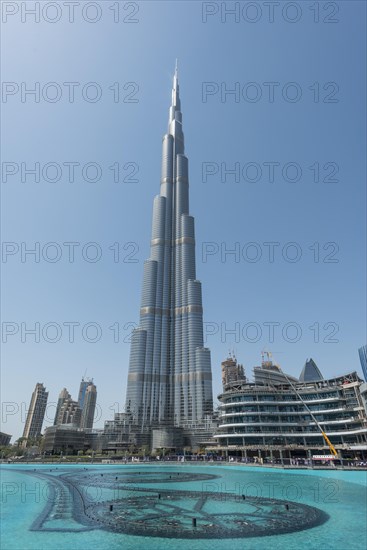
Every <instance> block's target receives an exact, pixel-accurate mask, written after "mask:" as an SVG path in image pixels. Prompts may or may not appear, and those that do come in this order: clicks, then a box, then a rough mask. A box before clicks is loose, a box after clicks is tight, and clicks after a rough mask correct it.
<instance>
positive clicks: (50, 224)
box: [1, 1, 366, 441]
mask: <svg viewBox="0 0 367 550" xmlns="http://www.w3.org/2000/svg"><path fill="white" fill-rule="evenodd" d="M338 6H339V12H338V14H337V18H338V22H335V23H330V24H329V23H325V22H323V21H322V20H320V22H319V23H315V22H314V21H313V16H314V14H313V12H312V11H310V10H309V9H308V10H304V11H303V16H302V18H301V19H300V20H299V21H298V22H296V23H294V24H293V23H289V22H287V21H285V20H284V19H279V18H278V17H276V19H275V21H274V23H269V22H268V21H267V19H266V18H265V14H264V15H263V17H262V19H261V20H259V22H258V23H254V24H251V23H248V22H246V21H243V20H242V21H241V22H240V23H236V22H235V21H233V20H231V19H230V18H227V19H226V22H225V23H222V22H221V19H220V13H219V15H214V16H210V17H209V16H208V17H207V21H206V22H204V20H203V13H202V3H200V2H174V3H171V2H141V3H139V13H138V14H137V15H136V16H135V17H136V18H137V19H138V22H137V23H134V24H128V23H123V22H122V21H120V23H114V22H113V20H111V18H110V17H109V16H110V15H111V13H112V12H106V13H104V17H103V18H102V19H101V21H100V22H98V23H96V24H89V23H87V22H86V21H80V20H78V19H77V20H76V21H75V23H69V22H68V21H66V20H65V17H64V18H63V19H62V20H60V22H58V23H55V24H50V23H47V22H45V21H41V22H40V23H37V24H34V23H32V22H31V21H28V22H27V23H22V22H21V20H20V16H19V18H18V17H13V18H10V17H9V20H8V21H7V23H6V24H3V26H2V46H3V47H2V54H1V55H2V76H3V81H5V82H10V83H19V93H15V91H14V90H15V87H13V88H11V85H9V86H10V87H8V88H7V89H8V91H9V95H8V96H7V98H6V99H7V101H6V102H5V100H4V97H3V102H2V104H1V111H2V113H1V114H2V133H3V135H4V136H5V135H6V138H7V139H6V142H5V140H4V139H3V140H2V141H3V146H2V161H3V163H4V162H6V163H8V164H7V165H6V166H5V167H4V164H3V174H2V175H3V179H2V204H3V210H2V225H1V228H2V240H3V242H4V243H8V244H5V245H3V251H2V252H3V258H2V259H3V261H2V322H3V325H2V329H3V345H2V361H1V364H2V368H1V392H2V393H1V398H2V402H3V411H2V412H3V414H2V427H1V430H2V431H4V432H6V433H10V434H12V435H13V438H12V441H14V440H15V439H17V438H18V437H20V436H21V435H22V432H23V428H24V422H25V414H24V413H25V409H26V408H27V407H28V405H29V400H30V396H31V393H32V391H33V389H34V386H35V384H36V382H42V383H44V385H45V387H46V389H47V391H48V392H49V400H48V402H49V404H50V403H52V402H53V403H55V404H56V402H57V398H58V395H59V393H60V391H61V389H62V388H64V387H66V388H68V390H69V391H70V392H71V394H72V395H73V397H74V398H76V397H77V391H78V386H79V383H80V379H81V377H82V375H83V373H84V372H85V370H86V369H87V370H88V376H93V378H94V381H95V383H96V385H97V386H98V403H97V410H99V411H101V414H100V418H99V419H98V420H97V421H96V423H95V427H103V421H104V420H107V419H111V418H112V417H113V414H114V412H118V411H122V410H123V408H124V405H125V394H126V380H127V372H128V362H129V350H130V342H129V334H130V333H131V330H132V328H133V327H134V326H137V325H138V322H139V319H138V310H139V307H140V290H141V282H142V267H143V262H144V260H145V258H147V257H149V237H150V233H151V220H152V211H151V205H152V199H153V197H154V196H155V195H156V194H157V186H159V179H160V170H161V166H160V155H161V136H162V134H163V133H164V132H165V131H166V122H165V121H166V107H167V102H169V99H170V88H171V78H172V72H173V69H172V68H173V66H174V62H175V58H176V57H177V58H178V59H179V65H180V82H181V90H180V92H181V99H182V104H183V106H184V113H185V137H186V142H187V154H188V156H189V158H190V200H191V202H190V212H192V214H193V215H194V216H195V219H196V241H197V245H196V247H197V277H198V279H199V280H201V281H202V282H203V308H204V335H205V336H206V341H205V342H204V344H205V345H206V346H207V347H209V348H210V349H211V356H212V372H213V395H214V400H215V401H216V395H217V394H218V393H219V392H220V391H221V367H220V365H221V362H222V361H223V360H224V359H225V358H226V357H227V355H228V351H229V350H234V351H235V353H236V356H237V358H238V361H239V362H240V363H242V364H243V365H244V368H245V372H246V375H247V376H250V375H251V374H252V373H251V369H252V367H253V366H255V365H258V364H260V362H261V351H262V350H263V349H267V350H269V351H272V352H273V356H274V360H275V361H277V362H278V363H279V364H280V366H281V368H282V369H284V371H285V372H287V373H289V374H291V375H294V376H299V375H300V373H301V370H302V368H303V366H304V363H305V361H306V359H307V358H310V357H312V359H313V360H314V361H315V362H316V364H317V366H318V368H319V369H320V371H321V372H322V374H323V375H324V376H325V377H332V376H334V375H340V374H343V373H345V372H347V371H353V370H356V371H357V372H358V374H359V375H360V376H362V371H361V368H360V363H359V356H358V349H359V348H360V347H361V346H363V345H364V344H365V343H366V341H365V339H366V336H365V335H366V316H365V303H366V289H365V279H366V237H365V235H366V231H365V229H366V212H365V204H366V191H365V150H366V139H365V135H366V134H365V120H366V116H365V115H366V107H365V100H364V98H365V95H366V85H365V66H366V54H365V52H366V48H365V14H366V5H365V3H363V2H354V1H352V2H348V3H347V2H338ZM112 15H113V14H112ZM177 21H179V22H180V25H179V26H178V25H175V23H176V22H177ZM173 27H174V28H175V37H174V46H173V47H170V48H167V38H166V37H167V29H172V28H173ZM65 36H67V40H65ZM22 82H25V83H27V87H28V89H31V87H32V86H33V87H35V86H36V85H35V83H37V82H39V83H40V90H43V93H44V95H46V97H52V95H51V94H52V93H57V90H58V88H57V87H54V88H53V89H52V88H51V87H49V88H47V87H46V88H45V86H44V85H45V84H47V83H50V82H56V83H59V86H60V89H61V90H62V94H63V95H62V98H61V99H60V101H57V102H55V103H53V102H52V101H47V100H45V99H44V96H43V95H42V92H41V91H40V102H35V101H34V100H32V96H30V95H29V96H25V98H23V99H25V101H24V102H22V100H21V99H22V97H21V87H22V86H21V83H22ZM67 82H69V83H70V82H76V83H80V85H79V86H77V85H76V86H75V94H76V95H75V101H74V102H73V103H70V102H69V101H68V99H67V97H68V96H67V92H68V89H70V85H69V88H68V87H67V86H65V84H64V83H67ZM90 82H95V83H97V84H98V85H99V86H100V88H101V89H102V97H101V99H100V100H99V101H96V102H94V103H93V102H89V101H87V100H85V99H83V96H82V93H81V90H83V89H84V88H83V86H85V84H86V83H90ZM117 82H118V83H119V92H120V97H119V99H120V101H119V102H117V103H115V102H114V100H115V99H116V93H117V86H116V84H115V83H117ZM127 83H130V84H127ZM236 83H238V84H236ZM251 83H252V84H251ZM266 83H267V84H266ZM269 83H273V84H269ZM289 83H296V85H293V86H292V85H290V84H289ZM330 83H331V84H330ZM332 83H334V84H332ZM124 85H125V86H127V88H125V89H124ZM110 88H112V89H110ZM11 89H13V92H14V93H13V94H11V93H10V90H11ZM95 90H96V88H93V87H90V88H89V90H88V92H89V93H90V94H92V92H95ZM230 90H233V93H232V94H230V93H229V94H227V95H225V92H226V91H230ZM259 90H260V92H259ZM271 90H273V92H274V100H273V101H272V100H271V99H272V96H271V95H270V96H269V93H271ZM299 90H301V97H300V99H299V100H298V101H295V102H292V98H293V97H295V95H294V94H299ZM79 91H80V93H79ZM97 91H98V88H97ZM47 93H49V96H47ZM259 93H261V98H260V99H259V100H256V101H255V100H254V98H256V95H254V94H259ZM128 94H130V95H128ZM223 94H224V95H223ZM287 94H288V95H287ZM292 94H293V95H292ZM88 97H92V95H90V96H88ZM269 98H270V99H269ZM124 99H125V102H124V101H123V100H124ZM129 99H130V100H131V99H132V100H135V99H136V100H137V102H128V101H129ZM328 99H329V100H330V99H335V100H336V101H335V102H325V100H326V101H327V100H328ZM37 162H38V163H39V170H40V181H39V182H35V181H34V176H32V175H31V174H29V173H28V174H27V172H26V167H28V168H32V167H33V168H36V170H37V166H35V163H37ZM22 163H25V164H22ZM48 163H53V165H51V166H50V167H49V168H47V165H48ZM55 163H56V165H57V166H60V167H61V169H62V176H61V178H60V179H59V181H54V182H52V181H51V180H52V178H54V179H57V177H56V176H57V166H56V168H55ZM70 163H79V165H75V164H70ZM88 163H93V164H92V165H89V168H88V167H87V168H85V167H86V165H87V164H88ZM72 166H74V170H75V174H74V181H72V179H73V178H72V177H71V175H70V174H71V173H72V172H70V170H71V167H72ZM45 167H46V168H45ZM118 168H119V176H120V180H121V181H120V182H119V183H115V181H114V179H116V178H117V176H118V174H117V169H118ZM17 169H18V171H17ZM299 169H301V172H299ZM4 170H6V171H5V172H4ZM9 170H10V172H9ZM12 170H14V171H15V172H16V173H15V174H14V175H11V171H12ZM48 170H49V171H48ZM226 170H232V174H231V173H229V172H226ZM272 170H274V178H273V177H272ZM99 171H101V174H99ZM6 174H7V178H6V179H4V178H5V175H6ZM99 175H100V179H99V181H95V182H93V181H92V180H93V179H94V178H95V179H98V176H99ZM22 176H23V180H24V181H22ZM124 178H125V181H124V182H123V181H122V179H124ZM292 179H293V180H294V181H293V183H292ZM127 180H128V181H127ZM238 180H239V181H238ZM273 180H274V181H273ZM335 180H336V181H335ZM22 242H23V243H26V245H23V246H22V244H21V243H22ZM9 243H10V244H9ZM35 243H40V244H39V245H37V244H35ZM46 243H56V245H46ZM64 243H69V244H64ZM71 243H76V244H71ZM77 243H80V244H77ZM87 243H97V245H93V244H92V245H87ZM115 243H118V245H117V244H115ZM236 243H238V244H236ZM271 243H272V244H271ZM278 243H279V244H278ZM293 243H296V244H293ZM45 245H46V246H45ZM4 246H5V248H4ZM25 246H27V247H28V248H29V249H30V248H32V247H33V248H34V247H35V248H36V254H38V246H39V259H40V261H39V262H35V261H34V257H32V256H31V255H29V254H28V255H26V254H25V252H26V251H25ZM17 247H18V249H17ZM226 250H227V251H230V250H234V253H232V254H230V253H229V254H227V255H226ZM72 251H74V261H71V259H72ZM22 253H23V257H22ZM60 253H61V256H60ZM100 253H102V255H101V257H100V258H99V257H98V255H99V254H100ZM118 253H119V258H118V257H117V255H118ZM272 253H274V261H272V259H273V256H272ZM58 256H60V257H59V258H58ZM295 258H296V260H297V261H293V260H294V259H295ZM22 259H23V260H25V261H23V262H22ZM55 259H56V261H55ZM95 259H96V261H94V260H95ZM116 260H119V261H116ZM256 260H257V261H256ZM4 323H7V324H5V325H4ZM22 323H24V325H22ZM36 323H39V328H38V326H36V325H35V324H36ZM27 328H28V329H32V328H36V330H37V331H38V330H39V335H40V338H39V339H40V341H39V342H35V337H34V335H32V334H27V333H26V332H25V331H26V329H27ZM299 329H300V330H301V333H299ZM60 330H61V334H60ZM272 330H274V337H272ZM11 331H13V332H14V334H11ZM230 331H232V334H231V333H230ZM297 332H298V334H297ZM22 339H23V340H24V341H23V342H22ZM53 340H54V342H53ZM94 340H95V341H94ZM292 340H294V341H292ZM296 340H297V341H296ZM93 341H94V342H93ZM21 411H22V412H21ZM54 413H55V409H53V413H52V414H51V415H50V418H49V419H48V420H47V421H46V422H45V424H44V427H45V426H47V425H52V423H53V420H54Z"/></svg>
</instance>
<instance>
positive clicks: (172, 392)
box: [126, 66, 213, 429]
mask: <svg viewBox="0 0 367 550" xmlns="http://www.w3.org/2000/svg"><path fill="white" fill-rule="evenodd" d="M126 410H127V412H129V413H130V414H131V417H132V418H133V421H134V423H135V424H136V425H138V426H139V427H140V428H141V429H144V428H149V427H151V426H159V425H163V424H172V426H176V427H189V426H190V425H191V426H194V425H197V424H198V423H200V422H202V421H204V420H205V418H207V417H208V416H210V415H211V414H212V412H213V396H212V374H211V361H210V351H209V349H207V348H205V347H204V339H203V308H202V295H201V283H200V281H198V280H197V279H196V267H195V228H194V218H193V217H192V216H190V214H189V176H188V159H187V157H186V156H185V151H184V135H183V131H182V113H181V102H180V96H179V84H178V75H177V66H176V70H175V75H174V78H173V89H172V103H171V106H170V109H169V120H168V132H167V134H165V135H164V137H163V152H162V174H161V187H160V194H159V195H158V196H156V197H155V199H154V204H153V223H152V240H151V254H150V258H149V259H148V260H146V262H145V264H144V275H143V289H142V298H141V309H140V326H139V327H138V328H137V329H135V330H134V331H133V334H132V339H131V351H130V363H129V375H128V384H127V394H126Z"/></svg>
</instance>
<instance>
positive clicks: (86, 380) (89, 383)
mask: <svg viewBox="0 0 367 550" xmlns="http://www.w3.org/2000/svg"><path fill="white" fill-rule="evenodd" d="M92 385H93V378H85V377H84V376H83V377H82V381H81V382H80V387H79V395H78V403H79V407H80V408H81V409H83V405H84V397H85V392H86V391H87V388H88V386H92Z"/></svg>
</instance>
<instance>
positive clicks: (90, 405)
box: [80, 383, 97, 430]
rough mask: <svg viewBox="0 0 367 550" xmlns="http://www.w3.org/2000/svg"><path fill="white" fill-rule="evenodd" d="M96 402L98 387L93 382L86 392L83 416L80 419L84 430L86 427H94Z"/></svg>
mask: <svg viewBox="0 0 367 550" xmlns="http://www.w3.org/2000/svg"><path fill="white" fill-rule="evenodd" d="M96 402H97V388H96V386H95V385H94V384H93V383H89V384H88V386H87V387H86V390H85V393H84V398H83V408H82V418H81V421H80V427H81V428H82V429H83V430H84V429H86V428H93V421H94V411H95V409H96Z"/></svg>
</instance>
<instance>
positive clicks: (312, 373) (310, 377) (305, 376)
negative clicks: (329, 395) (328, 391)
mask: <svg viewBox="0 0 367 550" xmlns="http://www.w3.org/2000/svg"><path fill="white" fill-rule="evenodd" d="M299 379H300V381H301V382H314V381H315V380H323V379H324V377H323V376H322V374H321V372H320V369H319V368H318V366H317V365H316V363H315V361H314V360H313V359H307V360H306V363H305V365H304V367H303V369H302V372H301V374H300V377H299Z"/></svg>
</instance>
